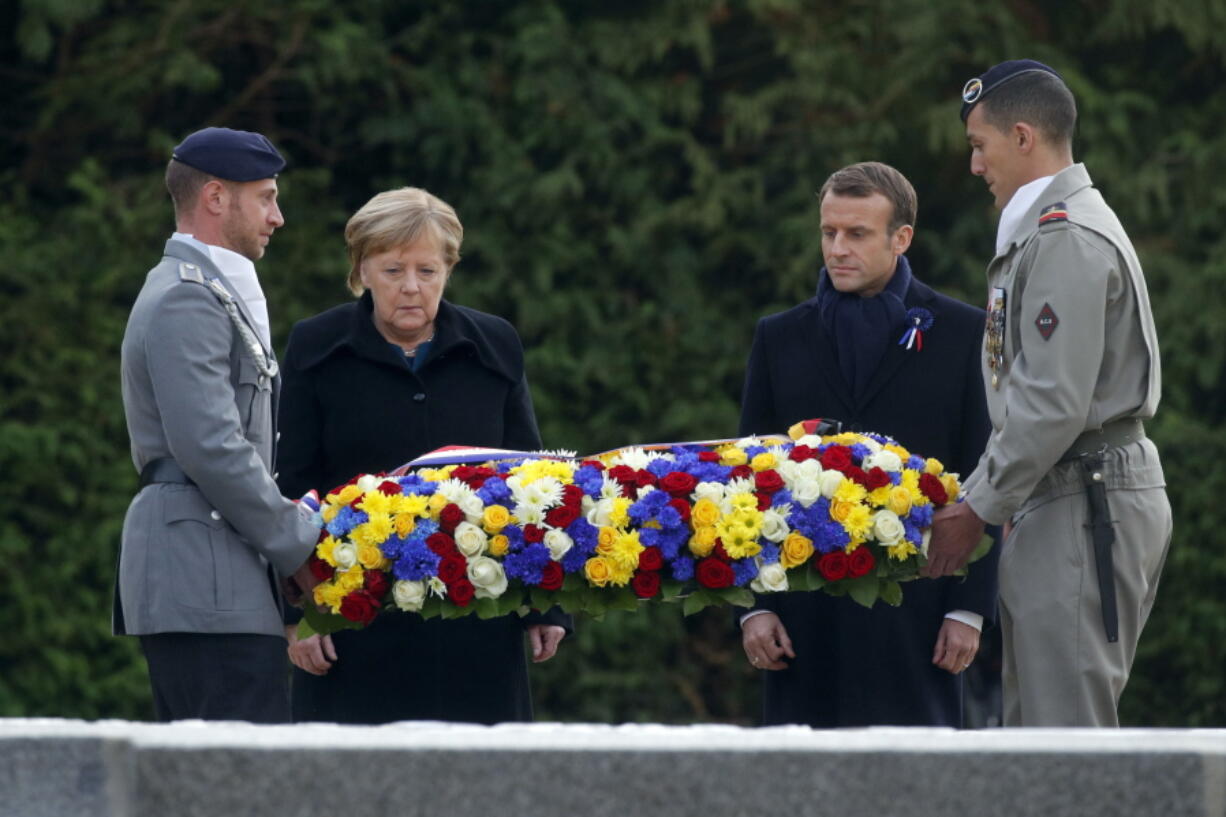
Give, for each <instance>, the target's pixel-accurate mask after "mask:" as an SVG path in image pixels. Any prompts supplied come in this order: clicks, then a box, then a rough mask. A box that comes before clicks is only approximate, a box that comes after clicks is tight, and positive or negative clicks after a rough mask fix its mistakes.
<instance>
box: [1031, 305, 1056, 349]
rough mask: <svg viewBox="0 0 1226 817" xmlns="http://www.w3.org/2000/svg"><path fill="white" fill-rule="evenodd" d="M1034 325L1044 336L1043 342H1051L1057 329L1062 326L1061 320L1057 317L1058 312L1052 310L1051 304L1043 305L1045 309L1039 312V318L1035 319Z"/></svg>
mask: <svg viewBox="0 0 1226 817" xmlns="http://www.w3.org/2000/svg"><path fill="white" fill-rule="evenodd" d="M1034 325H1035V327H1037V328H1038V330H1039V334H1040V335H1042V336H1043V340H1050V339H1051V335H1052V333H1053V332H1055V331H1056V327H1057V326H1059V325H1060V319H1059V318H1057V317H1056V310H1054V309H1052V308H1051V304H1047V303H1045V304H1043V308H1042V309H1040V310H1039V317H1037V318H1035V319H1034Z"/></svg>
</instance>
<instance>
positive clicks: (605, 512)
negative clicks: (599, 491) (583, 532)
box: [587, 499, 613, 528]
mask: <svg viewBox="0 0 1226 817" xmlns="http://www.w3.org/2000/svg"><path fill="white" fill-rule="evenodd" d="M612 513H613V500H612V499H602V500H600V501H599V502H597V503H596V504H595V505H594V506H592V509H591V510H590V511H588V512H587V521H588V523H589V524H590V525H592V526H593V527H596V528H607V527H608V526H609V518H610V516H611V515H612Z"/></svg>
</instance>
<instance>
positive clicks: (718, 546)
mask: <svg viewBox="0 0 1226 817" xmlns="http://www.w3.org/2000/svg"><path fill="white" fill-rule="evenodd" d="M711 555H712V556H713V557H714V558H716V559H719V560H720V561H721V562H731V561H732V557H731V556H729V555H728V551H726V550H724V540H723V539H716V540H715V547H713V548H711Z"/></svg>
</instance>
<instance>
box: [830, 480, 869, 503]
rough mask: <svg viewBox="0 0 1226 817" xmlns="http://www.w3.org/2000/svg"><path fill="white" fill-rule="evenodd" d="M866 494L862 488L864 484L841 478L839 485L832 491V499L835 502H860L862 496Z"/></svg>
mask: <svg viewBox="0 0 1226 817" xmlns="http://www.w3.org/2000/svg"><path fill="white" fill-rule="evenodd" d="M866 496H868V491H866V490H864V486H863V485H861V484H860V483H858V482H856V481H855V480H851V479H847V478H846V477H844V478H843V481H842V482H840V483H839V487H838V488H836V489H835V491H834V500H835V501H836V502H857V503H858V502H860V501H862V500H863V499H864V497H866Z"/></svg>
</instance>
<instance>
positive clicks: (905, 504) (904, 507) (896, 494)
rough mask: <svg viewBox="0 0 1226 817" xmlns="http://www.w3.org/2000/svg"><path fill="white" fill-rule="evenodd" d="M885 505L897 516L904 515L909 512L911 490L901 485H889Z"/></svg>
mask: <svg viewBox="0 0 1226 817" xmlns="http://www.w3.org/2000/svg"><path fill="white" fill-rule="evenodd" d="M885 506H886V507H887V508H889V509H890V510H891V511H893V512H894V513H896V514H898V515H899V516H906V515H907V514H909V513H910V512H911V492H910V491H908V490H907V489H906V488H905V487H903V486H902V485H892V486H890V496H889V499H887V500H886V503H885Z"/></svg>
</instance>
